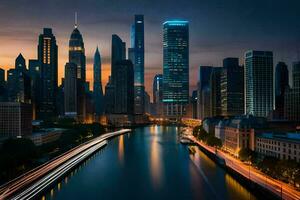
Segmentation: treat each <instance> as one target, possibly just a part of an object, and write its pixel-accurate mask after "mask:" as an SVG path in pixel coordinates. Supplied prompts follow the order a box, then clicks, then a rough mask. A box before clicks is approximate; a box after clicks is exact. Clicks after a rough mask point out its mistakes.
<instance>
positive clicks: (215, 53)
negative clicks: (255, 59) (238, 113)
mask: <svg viewBox="0 0 300 200" xmlns="http://www.w3.org/2000/svg"><path fill="white" fill-rule="evenodd" d="M52 2H53V1H51V3H50V1H49V2H46V3H45V5H47V6H48V7H49V8H48V9H47V10H45V11H43V15H42V16H40V14H41V11H40V10H38V9H34V8H35V6H36V7H41V5H40V3H39V2H37V1H36V2H33V5H32V6H31V7H30V8H27V7H25V3H24V2H22V1H19V2H18V3H19V4H18V8H16V7H15V5H16V2H8V1H7V2H2V3H1V4H0V10H1V13H2V14H1V15H3V16H4V15H5V17H3V18H1V19H0V25H1V27H5V29H4V30H2V31H1V33H0V40H1V41H2V44H1V48H0V59H1V60H0V67H3V68H4V69H5V70H8V69H9V68H13V66H14V60H15V58H16V57H17V55H19V53H22V55H24V57H25V59H26V62H27V65H28V60H29V59H36V57H37V55H36V46H37V42H38V35H39V34H40V32H41V31H42V28H44V27H50V28H52V29H53V34H54V35H55V36H56V39H57V45H58V58H59V61H58V74H59V75H58V81H59V83H60V82H61V78H62V77H64V73H63V72H64V66H65V63H66V62H67V60H68V38H69V37H70V32H71V31H72V29H73V26H74V13H75V12H76V11H78V15H79V18H78V19H79V20H78V26H79V29H80V31H81V33H82V35H83V38H84V40H85V48H86V56H87V80H88V81H89V82H90V88H92V87H93V86H92V85H93V84H92V83H93V79H92V75H93V70H92V68H93V55H94V49H95V48H96V46H97V45H98V46H99V49H100V51H101V52H103V53H102V61H103V67H102V68H103V69H102V72H103V78H102V81H103V82H102V85H103V86H104V85H105V84H106V82H107V80H108V76H109V74H110V64H109V63H110V43H111V34H114V33H115V34H118V35H120V37H121V38H122V39H124V42H126V43H127V44H130V42H129V41H130V24H132V21H133V19H134V17H133V15H134V14H139V13H140V14H144V16H145V55H146V56H145V85H146V91H147V92H148V93H149V94H151V91H152V80H153V77H154V76H155V74H157V73H161V72H162V23H163V22H164V21H167V20H169V19H172V18H178V17H179V18H180V19H185V20H188V21H189V22H190V38H191V41H190V50H191V51H190V52H191V55H190V80H191V81H190V88H191V89H190V93H191V92H192V90H194V89H195V88H196V82H197V70H198V67H199V66H200V65H210V66H221V63H222V59H223V58H225V57H239V58H240V64H243V63H244V61H243V56H244V53H245V52H246V51H247V50H249V49H261V50H270V51H273V53H274V65H275V64H276V63H277V62H278V61H284V62H285V63H287V65H288V67H289V71H290V73H291V67H292V62H294V61H297V60H299V55H298V54H299V44H300V42H299V37H298V36H297V33H298V32H299V26H295V25H294V24H296V23H297V22H296V21H297V12H296V11H297V10H296V8H297V5H298V4H299V3H298V2H296V1H295V2H292V1H290V2H287V3H286V4H285V5H281V4H280V2H279V1H274V2H273V4H272V7H270V6H269V7H268V6H267V5H268V4H267V3H263V5H262V6H261V8H257V7H255V5H248V4H246V3H243V2H239V3H236V4H230V3H229V2H228V5H227V4H225V3H217V2H216V1H214V2H211V3H208V2H197V1H191V2H190V3H188V4H184V3H183V2H182V1H179V2H178V5H177V6H176V5H173V4H170V3H169V2H168V1H164V2H163V3H162V5H161V6H158V5H160V4H155V3H153V4H150V3H147V2H144V3H143V4H142V5H134V2H135V1H128V2H127V3H128V4H130V6H131V7H130V8H129V6H126V2H124V3H118V6H113V5H109V4H107V3H106V2H101V4H98V3H97V2H93V3H92V2H89V3H82V2H74V3H73V2H72V6H71V8H67V7H66V5H68V4H67V3H65V4H54V3H53V4H52ZM129 2H132V3H129ZM226 3H227V2H226ZM112 4H113V3H112ZM265 4H266V6H264V5H265ZM92 5H96V6H94V7H93V6H92ZM229 5H234V6H233V7H229ZM181 6H185V8H186V9H185V11H184V12H183V11H180V9H181ZM285 6H287V7H288V8H289V9H284V8H285ZM104 8H105V9H104ZM123 8H125V9H123ZM195 8H199V10H197V9H195ZM20 9H21V10H20ZM98 9H100V10H101V11H103V12H98ZM241 9H243V10H245V13H241V12H240V10H241ZM8 10H10V12H9V13H8V12H7V11H8ZM106 10H109V11H111V13H112V14H109V13H108V11H106ZM87 11H89V13H88V12H87ZM96 11H97V12H96ZM159 11H163V12H159ZM176 11H178V12H176ZM186 11H191V12H186ZM200 11H202V12H200ZM210 11H214V12H212V13H210ZM238 12H239V14H240V15H241V19H234V16H236V13H238ZM52 13H54V14H55V16H54V15H52ZM157 13H163V14H157ZM175 13H176V14H175ZM278 13H281V15H278ZM264 15H266V16H267V17H266V18H267V19H261V20H260V21H257V20H256V19H258V18H260V17H263V16H264ZM61 16H64V17H63V18H61ZM58 19H59V20H58ZM11 21H13V22H14V23H10V22H11ZM242 22H243V23H242ZM108 24H109V28H108V29H106V28H104V27H107V26H106V25H108ZM248 26H249V27H248ZM248 28H251V31H248V30H249V29H248ZM220 30H221V31H220ZM270 33H274V34H270ZM235 35H239V36H238V37H235ZM151 96H152V95H151Z"/></svg>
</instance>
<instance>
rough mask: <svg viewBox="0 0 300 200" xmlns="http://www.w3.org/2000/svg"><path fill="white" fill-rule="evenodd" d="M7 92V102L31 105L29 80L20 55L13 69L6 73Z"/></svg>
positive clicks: (23, 60)
mask: <svg viewBox="0 0 300 200" xmlns="http://www.w3.org/2000/svg"><path fill="white" fill-rule="evenodd" d="M7 92H8V101H9V102H21V103H31V79H30V76H29V72H28V70H27V68H26V64H25V59H24V57H23V56H22V54H19V55H18V57H17V58H16V61H15V68H14V69H10V70H8V72H7Z"/></svg>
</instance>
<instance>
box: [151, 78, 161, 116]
mask: <svg viewBox="0 0 300 200" xmlns="http://www.w3.org/2000/svg"><path fill="white" fill-rule="evenodd" d="M153 103H154V106H155V114H156V115H157V116H162V114H163V75H162V74H156V75H155V77H154V79H153Z"/></svg>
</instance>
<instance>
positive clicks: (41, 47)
mask: <svg viewBox="0 0 300 200" xmlns="http://www.w3.org/2000/svg"><path fill="white" fill-rule="evenodd" d="M57 49H58V47H57V45H56V39H55V36H54V35H53V33H52V29H51V28H44V30H43V33H42V34H40V36H39V44H38V60H39V62H40V63H41V105H40V109H39V110H38V118H39V119H46V118H52V117H56V115H57V111H56V95H57V76H58V74H57V68H58V57H57V56H58V55H57Z"/></svg>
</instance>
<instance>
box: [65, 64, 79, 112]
mask: <svg viewBox="0 0 300 200" xmlns="http://www.w3.org/2000/svg"><path fill="white" fill-rule="evenodd" d="M77 83H78V81H77V65H76V64H75V63H66V65H65V79H64V106H65V109H64V111H65V116H67V117H74V118H76V117H77V108H78V106H77V100H78V98H77V91H78V90H77Z"/></svg>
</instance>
